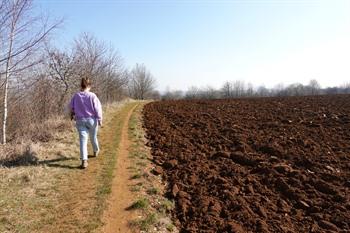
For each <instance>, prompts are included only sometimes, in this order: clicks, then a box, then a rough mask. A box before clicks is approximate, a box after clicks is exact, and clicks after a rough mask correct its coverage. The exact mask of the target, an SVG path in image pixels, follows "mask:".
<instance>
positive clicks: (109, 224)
mask: <svg viewBox="0 0 350 233" xmlns="http://www.w3.org/2000/svg"><path fill="white" fill-rule="evenodd" d="M136 107H137V106H135V107H134V108H132V109H131V110H130V111H129V113H128V115H127V117H126V119H125V121H124V125H123V129H122V134H121V140H120V145H119V150H118V155H117V164H116V168H115V171H114V172H115V174H114V179H113V183H112V193H111V197H110V198H109V200H108V208H107V210H106V211H105V213H104V218H103V220H104V222H105V223H106V225H105V227H104V229H103V232H105V233H117V232H122V233H128V232H133V231H132V230H131V229H130V227H129V226H128V222H129V221H130V220H131V219H134V218H135V215H136V213H135V212H134V211H130V210H127V208H128V207H129V206H131V204H132V203H133V201H134V198H133V193H132V192H131V191H130V186H131V185H132V184H133V182H132V181H131V180H130V174H129V171H128V169H127V168H128V167H129V166H131V162H130V159H129V158H128V154H129V145H130V142H129V139H128V125H129V124H128V123H129V120H130V116H131V114H132V112H133V110H134V109H135V108H136Z"/></svg>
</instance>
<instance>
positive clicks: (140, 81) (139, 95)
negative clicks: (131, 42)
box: [129, 64, 155, 100]
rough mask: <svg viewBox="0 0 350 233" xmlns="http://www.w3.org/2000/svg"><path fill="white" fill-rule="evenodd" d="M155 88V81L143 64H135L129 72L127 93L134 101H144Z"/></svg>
mask: <svg viewBox="0 0 350 233" xmlns="http://www.w3.org/2000/svg"><path fill="white" fill-rule="evenodd" d="M154 88H155V79H154V78H153V76H152V74H151V73H150V72H149V71H148V70H147V68H146V66H145V65H144V64H136V65H135V67H134V68H133V69H132V70H131V72H130V80H129V93H130V96H131V97H133V98H135V99H141V100H143V99H146V98H148V97H149V94H151V93H152V91H153V90H154Z"/></svg>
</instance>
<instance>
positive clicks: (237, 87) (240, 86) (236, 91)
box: [232, 80, 245, 97]
mask: <svg viewBox="0 0 350 233" xmlns="http://www.w3.org/2000/svg"><path fill="white" fill-rule="evenodd" d="M232 88H233V96H235V97H241V96H243V95H244V91H245V84H244V81H240V80H237V81H234V82H233V84H232Z"/></svg>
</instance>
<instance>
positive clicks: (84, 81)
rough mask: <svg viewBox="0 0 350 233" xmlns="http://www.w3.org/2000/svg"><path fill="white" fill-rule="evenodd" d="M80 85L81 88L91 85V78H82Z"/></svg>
mask: <svg viewBox="0 0 350 233" xmlns="http://www.w3.org/2000/svg"><path fill="white" fill-rule="evenodd" d="M80 86H81V89H83V90H85V89H86V88H88V87H91V80H90V79H89V78H82V79H81V84H80Z"/></svg>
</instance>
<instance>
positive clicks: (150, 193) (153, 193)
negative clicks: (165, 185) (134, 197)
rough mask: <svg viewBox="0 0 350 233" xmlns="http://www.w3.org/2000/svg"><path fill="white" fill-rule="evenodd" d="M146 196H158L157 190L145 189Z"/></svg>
mask: <svg viewBox="0 0 350 233" xmlns="http://www.w3.org/2000/svg"><path fill="white" fill-rule="evenodd" d="M147 194H148V195H156V194H159V189H158V188H154V187H153V188H149V189H147Z"/></svg>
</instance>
